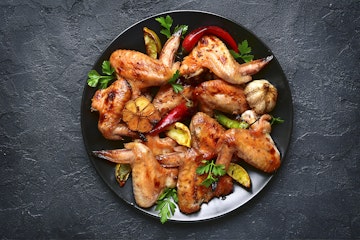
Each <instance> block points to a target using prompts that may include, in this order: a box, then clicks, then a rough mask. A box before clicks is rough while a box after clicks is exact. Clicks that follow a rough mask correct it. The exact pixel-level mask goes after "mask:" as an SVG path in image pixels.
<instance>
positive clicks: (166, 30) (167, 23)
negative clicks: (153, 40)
mask: <svg viewBox="0 0 360 240" xmlns="http://www.w3.org/2000/svg"><path fill="white" fill-rule="evenodd" d="M155 20H156V21H157V22H159V23H160V25H161V26H162V27H163V29H161V30H160V33H161V34H163V35H165V36H166V37H167V38H170V37H171V35H172V32H171V27H172V25H173V19H172V18H171V17H170V16H169V15H166V17H157V18H155ZM188 28H189V27H188V26H187V25H177V26H176V27H175V28H174V33H175V32H177V31H178V30H180V29H182V32H181V35H182V36H184V35H185V33H186V32H187V30H188Z"/></svg>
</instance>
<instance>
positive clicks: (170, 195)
mask: <svg viewBox="0 0 360 240" xmlns="http://www.w3.org/2000/svg"><path fill="white" fill-rule="evenodd" d="M177 202H178V196H177V191H176V188H166V189H165V190H164V191H163V192H162V193H161V194H160V196H159V198H158V200H157V202H156V207H155V210H156V211H159V216H160V221H161V223H163V224H164V223H165V222H166V221H167V220H168V219H169V218H170V217H171V216H173V215H174V213H175V209H176V203H177Z"/></svg>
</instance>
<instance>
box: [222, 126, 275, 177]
mask: <svg viewBox="0 0 360 240" xmlns="http://www.w3.org/2000/svg"><path fill="white" fill-rule="evenodd" d="M217 150H218V157H217V159H216V163H217V164H224V165H225V168H226V169H227V168H228V166H229V164H230V162H231V160H232V157H233V155H234V154H236V156H237V157H239V158H241V159H243V160H244V161H245V162H246V163H248V164H250V165H252V166H254V167H255V168H257V169H259V170H261V171H263V172H267V173H271V172H274V171H275V170H277V169H278V168H279V167H280V152H279V150H278V149H277V147H276V145H275V143H274V141H273V140H272V138H271V136H270V134H268V133H263V132H259V131H254V130H251V129H250V130H248V129H239V128H238V129H229V130H227V131H226V132H225V133H224V134H223V135H222V137H221V139H220V140H219V141H218V145H217Z"/></svg>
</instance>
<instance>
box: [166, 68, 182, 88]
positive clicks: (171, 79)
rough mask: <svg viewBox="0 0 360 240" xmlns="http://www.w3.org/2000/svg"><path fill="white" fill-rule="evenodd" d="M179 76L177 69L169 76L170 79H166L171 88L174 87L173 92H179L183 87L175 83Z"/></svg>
mask: <svg viewBox="0 0 360 240" xmlns="http://www.w3.org/2000/svg"><path fill="white" fill-rule="evenodd" d="M179 77H180V72H179V70H176V72H175V73H174V75H173V76H172V77H171V78H170V80H169V81H168V83H169V84H170V85H171V86H172V88H173V89H174V92H175V93H179V92H181V91H182V90H183V89H184V87H183V86H182V85H181V84H179V83H177V82H176V80H177V79H178V78H179Z"/></svg>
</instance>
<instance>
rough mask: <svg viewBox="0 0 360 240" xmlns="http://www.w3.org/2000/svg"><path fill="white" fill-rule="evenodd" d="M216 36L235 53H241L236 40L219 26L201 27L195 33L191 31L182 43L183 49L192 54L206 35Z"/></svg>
mask: <svg viewBox="0 0 360 240" xmlns="http://www.w3.org/2000/svg"><path fill="white" fill-rule="evenodd" d="M209 34H211V35H215V36H217V37H219V38H221V39H222V40H223V41H225V43H226V44H228V45H229V47H230V48H231V49H232V50H234V51H235V52H237V53H238V52H239V49H238V46H237V43H236V41H235V40H234V38H233V37H232V36H231V35H230V33H228V32H227V31H226V30H224V29H223V28H221V27H218V26H204V27H199V28H197V29H195V30H193V31H191V32H190V33H189V34H188V35H186V37H185V38H184V40H183V42H182V48H183V49H184V50H185V51H186V52H190V51H191V50H192V49H193V48H194V47H195V45H196V43H197V42H198V41H199V40H200V38H201V37H202V36H204V35H209Z"/></svg>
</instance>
